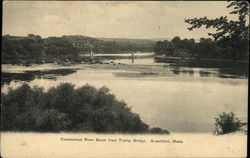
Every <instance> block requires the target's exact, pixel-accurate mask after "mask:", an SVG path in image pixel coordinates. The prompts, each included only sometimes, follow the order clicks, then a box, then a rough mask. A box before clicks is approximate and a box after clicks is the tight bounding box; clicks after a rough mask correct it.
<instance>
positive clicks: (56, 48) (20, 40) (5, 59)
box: [2, 34, 79, 65]
mask: <svg viewBox="0 0 250 158" xmlns="http://www.w3.org/2000/svg"><path fill="white" fill-rule="evenodd" d="M78 54H79V52H78V50H77V49H76V48H74V47H73V46H72V44H71V43H70V42H68V41H66V40H63V39H62V38H56V37H53V38H48V39H42V38H41V37H40V36H38V35H33V34H30V35H28V37H16V36H9V35H5V36H3V37H2V63H4V64H6V63H8V64H24V65H25V64H27V65H28V64H32V63H37V64H41V63H44V62H54V61H56V60H73V59H75V58H77V56H78Z"/></svg>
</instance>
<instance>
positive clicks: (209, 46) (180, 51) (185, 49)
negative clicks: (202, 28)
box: [154, 37, 249, 60]
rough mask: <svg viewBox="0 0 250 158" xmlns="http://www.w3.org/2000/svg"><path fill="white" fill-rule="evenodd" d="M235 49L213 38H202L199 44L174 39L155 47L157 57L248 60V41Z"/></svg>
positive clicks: (187, 40) (158, 43) (159, 43)
mask: <svg viewBox="0 0 250 158" xmlns="http://www.w3.org/2000/svg"><path fill="white" fill-rule="evenodd" d="M238 45H239V46H238V47H235V48H234V49H232V48H231V45H229V44H228V43H224V41H223V40H218V41H214V40H212V39H211V38H200V40H199V42H195V40H194V39H186V38H185V39H183V40H182V39H180V37H174V38H173V39H172V40H171V41H167V40H165V41H158V42H156V44H155V46H154V52H155V53H156V54H157V55H166V56H175V57H189V58H210V59H231V60H238V59H239V60H247V59H248V56H249V55H248V43H247V41H241V42H238Z"/></svg>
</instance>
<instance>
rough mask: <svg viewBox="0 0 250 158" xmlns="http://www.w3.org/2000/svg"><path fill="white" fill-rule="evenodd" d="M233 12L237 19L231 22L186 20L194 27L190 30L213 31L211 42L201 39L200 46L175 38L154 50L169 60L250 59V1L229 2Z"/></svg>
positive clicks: (228, 20)
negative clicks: (211, 29) (203, 28)
mask: <svg viewBox="0 0 250 158" xmlns="http://www.w3.org/2000/svg"><path fill="white" fill-rule="evenodd" d="M227 8H232V11H230V12H229V14H231V15H235V16H237V17H238V18H237V20H230V19H228V17H227V16H221V17H218V18H215V19H208V18H207V17H206V16H205V17H202V18H192V19H185V22H186V23H188V24H190V25H191V26H190V27H189V28H188V30H190V31H192V30H193V29H199V28H201V27H205V28H213V29H215V33H208V35H209V36H211V37H212V38H213V39H211V38H201V39H200V41H199V42H195V41H194V40H193V39H183V40H181V39H180V38H179V37H175V38H173V39H172V40H171V41H159V42H157V43H156V44H155V46H154V51H155V53H156V54H165V55H167V56H182V57H185V56H188V57H195V58H213V59H233V60H248V59H249V3H248V2H247V1H229V4H228V6H227Z"/></svg>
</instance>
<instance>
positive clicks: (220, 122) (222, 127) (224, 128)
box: [214, 112, 242, 135]
mask: <svg viewBox="0 0 250 158" xmlns="http://www.w3.org/2000/svg"><path fill="white" fill-rule="evenodd" d="M241 126H242V123H241V121H240V119H239V118H238V117H236V115H235V114H234V113H233V112H231V113H225V112H224V113H222V114H219V117H216V118H215V131H214V133H215V134H217V135H222V134H228V133H232V132H236V131H239V130H240V127H241Z"/></svg>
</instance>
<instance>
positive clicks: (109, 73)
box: [2, 57, 248, 133]
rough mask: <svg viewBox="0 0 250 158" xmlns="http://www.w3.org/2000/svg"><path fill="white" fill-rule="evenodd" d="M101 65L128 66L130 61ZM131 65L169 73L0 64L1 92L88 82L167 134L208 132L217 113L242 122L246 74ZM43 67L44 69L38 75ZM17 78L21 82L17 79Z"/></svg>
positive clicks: (138, 62) (166, 65)
mask: <svg viewBox="0 0 250 158" xmlns="http://www.w3.org/2000/svg"><path fill="white" fill-rule="evenodd" d="M106 61H108V62H110V61H113V62H112V63H120V64H131V60H130V59H129V58H128V59H112V60H110V59H108V60H106ZM134 65H135V66H136V65H151V66H159V67H161V68H164V69H166V70H167V71H169V72H170V74H171V75H163V76H161V75H157V73H149V74H146V75H145V73H144V75H143V74H142V73H139V72H136V71H129V70H122V69H117V70H112V69H95V68H89V67H88V66H86V65H84V64H82V65H76V66H69V67H62V66H61V67H60V66H57V65H50V64H48V65H38V66H33V67H28V68H27V67H18V66H15V67H13V66H5V65H4V66H3V68H2V70H3V74H4V77H3V79H5V80H6V82H5V83H2V84H3V86H2V91H3V92H6V91H7V89H8V87H13V88H15V87H17V86H20V85H21V84H22V83H24V82H27V83H29V84H30V85H32V86H34V85H39V86H43V87H44V88H45V89H47V88H49V87H52V86H55V85H58V84H60V83H62V82H71V83H73V84H75V85H76V86H77V87H79V86H82V85H84V84H87V83H88V84H90V85H93V86H95V87H97V88H100V87H102V86H107V87H108V88H109V89H110V90H111V93H113V94H115V95H116V96H117V98H118V99H119V100H124V101H125V102H126V103H128V105H129V106H130V107H132V111H133V112H136V113H138V114H139V115H140V116H141V118H142V120H143V121H145V122H146V123H147V124H149V125H150V126H151V127H153V126H154V127H156V126H159V127H161V128H165V129H167V130H169V131H170V132H210V133H211V132H212V131H213V128H214V125H213V124H214V117H216V116H217V115H218V114H219V113H222V112H231V111H233V112H235V113H237V115H238V117H240V118H241V119H242V120H243V121H246V120H247V93H248V78H247V77H246V75H232V73H228V74H227V73H221V71H220V69H219V68H214V67H213V68H204V67H185V66H176V65H173V63H172V65H171V63H155V61H154V59H153V58H152V57H150V58H138V59H136V60H135V63H134ZM93 67H94V66H93ZM44 69H47V71H41V70H44ZM228 69H229V68H228ZM56 70H61V71H59V72H58V71H56ZM24 71H25V73H24ZM10 72H11V73H10ZM121 74H123V75H121ZM23 75H24V76H23ZM25 75H26V76H25ZM20 76H22V79H20V78H18V77H20ZM7 81H8V82H7Z"/></svg>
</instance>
